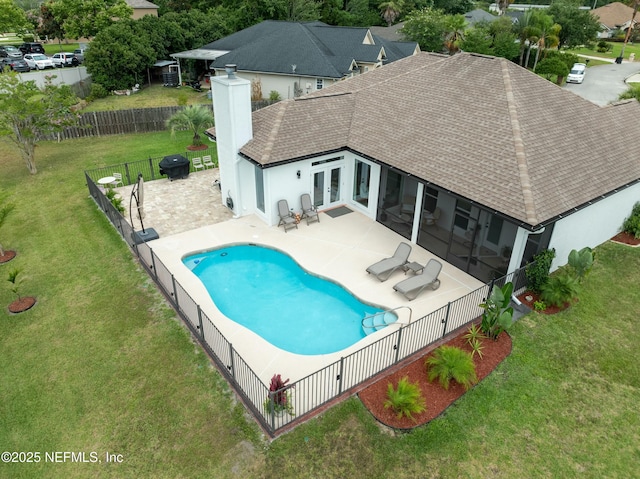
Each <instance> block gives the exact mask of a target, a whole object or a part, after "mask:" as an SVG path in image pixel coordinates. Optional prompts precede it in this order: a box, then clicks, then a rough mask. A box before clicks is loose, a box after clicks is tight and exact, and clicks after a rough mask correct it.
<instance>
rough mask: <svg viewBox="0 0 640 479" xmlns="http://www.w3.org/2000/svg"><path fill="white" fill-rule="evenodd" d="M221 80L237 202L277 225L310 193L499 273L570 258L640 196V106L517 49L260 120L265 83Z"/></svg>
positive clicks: (379, 80)
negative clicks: (594, 97) (533, 61)
mask: <svg viewBox="0 0 640 479" xmlns="http://www.w3.org/2000/svg"><path fill="white" fill-rule="evenodd" d="M418 79H419V80H418ZM212 86H213V90H214V92H213V96H214V98H215V101H214V109H215V116H216V125H217V126H216V127H215V128H214V129H211V130H209V131H208V132H207V134H208V135H210V136H212V137H213V138H215V139H216V141H217V148H218V155H219V162H220V179H221V185H222V191H223V196H224V198H223V200H224V199H226V197H229V198H231V199H232V200H233V204H234V207H233V211H234V213H235V214H236V215H237V216H242V215H249V214H255V215H257V216H258V217H260V218H261V219H262V220H264V221H265V222H266V223H267V224H271V225H276V224H277V223H278V212H277V207H276V206H277V201H278V200H280V199H283V198H284V199H286V200H287V201H288V202H289V205H290V206H291V207H293V208H295V209H296V210H297V211H299V210H300V199H299V198H300V195H301V194H302V193H310V194H311V196H312V199H313V201H314V203H315V204H316V205H317V206H318V208H319V209H320V210H326V209H330V208H334V207H336V206H339V205H346V206H347V207H349V208H351V209H353V210H356V211H358V212H360V213H361V214H364V215H366V216H368V217H370V218H371V219H374V220H377V221H379V222H380V223H383V224H385V225H387V226H388V227H389V228H392V229H394V230H395V231H397V232H398V233H399V234H400V235H402V236H404V237H405V238H407V239H408V240H410V241H411V242H414V243H417V244H419V245H421V246H423V247H424V248H426V249H427V250H429V251H431V252H433V253H434V254H436V255H438V256H439V257H441V258H443V259H445V260H446V261H448V262H449V263H451V264H453V265H455V266H457V267H458V268H460V269H462V270H464V271H466V272H469V273H470V274H472V275H473V276H475V277H477V278H479V279H481V280H485V281H486V280H489V279H491V278H493V277H496V276H499V275H502V274H504V273H506V272H507V271H513V270H515V269H516V268H517V267H519V266H521V265H522V264H523V263H524V262H526V261H527V260H530V259H531V258H532V256H533V255H534V254H536V253H538V252H540V251H542V250H544V249H547V248H555V249H556V253H557V256H556V260H555V262H554V264H553V268H554V269H555V268H556V267H557V266H558V265H561V264H564V263H566V261H567V257H568V255H569V252H570V251H571V249H580V248H582V247H585V246H589V247H594V246H596V245H598V244H600V243H602V242H604V241H606V240H607V239H609V238H611V237H612V236H614V235H615V234H616V233H617V232H618V231H619V228H620V227H621V225H622V222H623V220H624V219H625V217H627V216H628V215H629V214H630V212H631V208H632V206H633V204H634V203H635V202H637V201H639V200H640V158H639V157H638V153H637V151H635V148H632V147H630V145H635V143H636V141H637V138H638V137H640V124H639V123H638V121H637V118H638V117H639V116H640V104H639V103H638V102H637V101H635V100H632V101H627V102H620V103H617V104H614V105H609V106H606V107H600V106H597V105H594V104H593V103H590V102H588V101H587V100H584V99H583V98H580V97H579V96H577V95H574V94H573V93H571V92H570V91H567V90H564V89H561V88H558V87H557V86H556V85H554V84H553V83H551V82H549V81H547V80H544V79H543V78H541V77H539V76H537V75H535V74H533V73H531V72H529V71H528V70H526V69H524V68H522V67H520V66H518V65H516V64H514V63H512V62H510V61H508V60H506V59H504V58H495V57H489V56H483V55H477V54H470V53H459V54H456V55H453V56H444V55H439V54H434V53H420V54H418V55H416V56H412V57H408V58H405V59H402V60H398V61H397V62H394V63H392V64H390V65H386V66H385V67H383V68H379V69H376V70H374V71H372V72H370V73H368V74H366V75H361V76H357V77H354V78H351V79H348V80H346V81H343V82H340V83H337V84H335V85H333V86H332V87H330V88H327V89H325V90H322V91H319V92H315V93H312V94H310V95H307V96H304V97H302V98H297V99H294V100H285V101H282V102H279V103H276V104H274V105H271V106H269V107H267V108H264V109H262V110H259V111H256V112H255V113H253V115H252V114H251V107H250V101H249V96H250V89H251V85H250V82H248V81H246V80H243V79H239V78H231V79H230V78H227V77H226V76H219V77H215V78H214V79H212ZM612 125H618V126H620V127H619V128H618V127H612ZM320 227H321V226H320ZM283 234H284V233H283ZM288 234H291V233H288Z"/></svg>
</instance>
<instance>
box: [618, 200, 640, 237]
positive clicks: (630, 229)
mask: <svg viewBox="0 0 640 479" xmlns="http://www.w3.org/2000/svg"><path fill="white" fill-rule="evenodd" d="M622 231H624V232H625V233H628V234H630V235H633V236H634V237H635V238H640V202H638V203H636V204H635V205H633V209H632V210H631V215H630V216H629V217H628V218H627V219H625V220H624V222H623V223H622Z"/></svg>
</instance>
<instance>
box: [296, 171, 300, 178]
mask: <svg viewBox="0 0 640 479" xmlns="http://www.w3.org/2000/svg"><path fill="white" fill-rule="evenodd" d="M296 176H297V177H298V179H300V170H298V171H296Z"/></svg>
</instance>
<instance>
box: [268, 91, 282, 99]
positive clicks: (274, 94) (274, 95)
mask: <svg viewBox="0 0 640 479" xmlns="http://www.w3.org/2000/svg"><path fill="white" fill-rule="evenodd" d="M269 100H270V101H280V100H282V98H281V97H280V93H278V92H277V91H275V90H271V91H270V92H269Z"/></svg>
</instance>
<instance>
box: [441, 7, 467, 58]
mask: <svg viewBox="0 0 640 479" xmlns="http://www.w3.org/2000/svg"><path fill="white" fill-rule="evenodd" d="M445 25H446V27H445V28H446V33H445V40H444V45H445V46H446V47H447V50H449V54H450V55H453V54H454V53H455V52H457V51H458V50H459V49H460V48H459V44H460V42H461V41H463V40H464V30H465V28H466V26H467V21H466V20H465V19H464V16H463V15H448V16H447V17H446V19H445Z"/></svg>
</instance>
